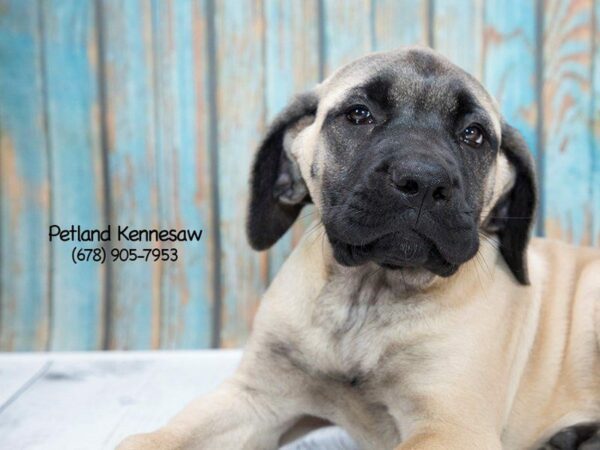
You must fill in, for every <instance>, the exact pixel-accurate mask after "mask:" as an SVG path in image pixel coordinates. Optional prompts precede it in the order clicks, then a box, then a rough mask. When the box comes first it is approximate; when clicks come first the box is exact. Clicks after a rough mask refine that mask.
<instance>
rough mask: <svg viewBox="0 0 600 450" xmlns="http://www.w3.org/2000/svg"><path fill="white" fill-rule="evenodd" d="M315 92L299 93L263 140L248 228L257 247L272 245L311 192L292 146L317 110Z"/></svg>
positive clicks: (253, 179) (254, 171)
mask: <svg viewBox="0 0 600 450" xmlns="http://www.w3.org/2000/svg"><path fill="white" fill-rule="evenodd" d="M317 104H318V98H317V96H316V94H314V93H313V92H308V93H304V94H301V95H299V96H297V97H296V98H295V99H294V100H293V101H292V102H291V103H290V104H289V105H288V106H287V107H286V108H285V109H284V110H283V111H282V112H281V113H280V114H279V115H278V116H277V117H276V118H275V120H274V121H273V123H272V124H271V126H270V127H269V129H268V131H267V134H266V136H265V138H264V140H263V141H262V143H261V144H260V146H259V148H258V151H257V153H256V157H255V159H254V165H253V167H252V173H251V175H250V204H249V208H248V218H247V227H246V231H247V233H248V240H249V241H250V245H251V246H252V248H254V249H255V250H265V249H267V248H269V247H271V246H272V245H273V244H274V243H275V242H277V240H278V239H279V238H280V237H281V236H283V234H284V233H285V232H286V231H287V230H288V229H289V228H290V227H291V226H292V224H293V223H294V221H295V220H296V218H297V217H298V214H300V210H301V209H302V208H303V206H304V205H305V204H307V203H310V201H311V200H310V195H309V193H308V189H307V187H306V184H305V183H304V180H303V179H302V176H301V174H300V168H299V167H298V163H297V162H296V160H295V159H294V157H293V156H292V154H291V146H292V142H293V140H294V139H295V137H296V136H297V135H298V133H299V132H300V131H302V129H304V128H305V127H307V126H308V125H310V123H312V121H313V120H314V116H315V114H316V111H317Z"/></svg>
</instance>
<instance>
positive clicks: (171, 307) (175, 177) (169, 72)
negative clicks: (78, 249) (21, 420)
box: [152, 0, 215, 348]
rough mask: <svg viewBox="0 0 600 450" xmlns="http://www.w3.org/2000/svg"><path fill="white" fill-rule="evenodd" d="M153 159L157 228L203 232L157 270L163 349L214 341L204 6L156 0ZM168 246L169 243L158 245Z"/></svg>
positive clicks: (196, 346) (199, 346) (205, 343)
mask: <svg viewBox="0 0 600 450" xmlns="http://www.w3.org/2000/svg"><path fill="white" fill-rule="evenodd" d="M152 9H153V14H152V16H153V27H154V33H153V41H154V43H153V45H154V53H155V56H154V58H155V67H156V69H155V76H156V79H155V85H154V89H155V91H154V95H155V96H156V100H155V101H156V111H157V114H156V133H157V138H156V157H157V183H158V198H159V202H158V203H159V205H158V216H159V225H160V227H161V228H176V229H182V228H186V229H202V230H203V231H204V233H205V234H204V235H203V237H202V240H201V241H200V242H193V243H185V244H181V245H176V246H175V247H176V248H178V250H179V259H178V261H176V262H167V263H164V264H163V265H162V266H161V272H160V299H161V310H160V313H161V318H160V347H161V348H201V347H208V346H210V343H211V326H212V308H213V303H214V298H213V291H212V278H213V276H214V274H213V271H212V262H213V254H212V243H213V242H214V240H215V236H214V233H215V230H213V229H211V228H210V220H209V219H210V208H211V206H212V203H211V178H212V174H211V172H210V151H209V141H208V133H209V127H210V124H209V120H210V118H209V114H208V110H209V106H208V89H210V87H209V85H208V70H207V69H208V58H207V51H208V49H207V36H206V32H207V23H206V22H207V20H208V18H207V14H206V2H204V1H200V2H178V1H168V2H167V1H162V0H158V1H154V2H153V4H152ZM162 247H163V248H172V247H173V244H172V243H163V244H162Z"/></svg>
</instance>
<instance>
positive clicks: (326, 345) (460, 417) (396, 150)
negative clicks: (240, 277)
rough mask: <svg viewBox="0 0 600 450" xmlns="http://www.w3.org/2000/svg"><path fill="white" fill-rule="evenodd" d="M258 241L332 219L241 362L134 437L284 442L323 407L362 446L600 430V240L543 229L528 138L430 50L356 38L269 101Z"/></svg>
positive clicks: (254, 208)
mask: <svg viewBox="0 0 600 450" xmlns="http://www.w3.org/2000/svg"><path fill="white" fill-rule="evenodd" d="M251 178H252V179H251V186H250V188H251V198H250V207H249V215H248V236H249V240H250V243H251V245H252V246H253V247H254V248H255V249H258V250H264V249H267V248H269V247H270V246H271V245H273V244H274V243H275V242H276V241H277V240H278V239H279V238H280V237H281V236H282V235H283V234H284V233H285V232H286V230H287V229H288V228H289V227H290V226H291V225H292V224H293V223H294V221H295V220H296V218H297V217H298V215H299V213H300V210H301V209H302V207H303V206H304V205H306V204H307V203H313V204H314V206H315V210H316V212H317V214H318V220H317V222H316V224H315V225H314V227H313V228H311V229H310V230H309V231H308V232H307V233H306V234H305V236H304V237H303V239H302V241H301V242H300V243H299V244H298V246H297V247H296V249H295V250H294V251H293V253H292V255H291V256H290V257H289V259H288V260H287V262H286V263H285V264H284V266H283V268H282V269H281V271H280V272H279V274H278V275H277V277H276V278H275V280H274V281H273V283H272V284H271V286H270V287H269V289H268V291H267V292H266V294H265V295H264V298H263V300H262V303H261V306H260V310H259V312H258V314H257V316H256V319H255V323H254V331H253V333H252V336H251V338H250V340H249V342H248V345H247V348H246V350H245V354H244V357H243V359H242V362H241V365H240V367H239V369H238V370H237V372H236V374H235V375H234V376H233V377H232V378H231V379H230V380H229V381H228V382H227V383H225V384H224V385H223V386H222V387H221V388H220V389H218V390H217V391H216V392H214V393H213V394H210V395H208V396H206V397H204V398H201V399H198V400H196V401H194V402H193V403H191V404H190V405H189V406H188V407H187V408H185V409H184V410H183V411H182V412H181V413H180V414H179V415H177V416H176V417H175V418H174V419H172V421H171V422H170V423H168V424H167V425H166V426H165V427H163V428H161V429H159V430H158V431H156V432H153V433H149V434H144V435H137V436H133V437H130V438H128V439H126V440H125V441H124V442H123V444H122V445H121V447H120V448H122V449H152V448H156V449H210V450H226V449H258V450H267V449H275V448H277V446H278V445H279V444H280V443H281V442H283V440H285V439H286V438H288V437H289V436H290V430H292V432H293V431H294V429H296V430H297V429H298V428H299V427H300V426H301V425H302V424H306V423H307V422H306V418H307V417H310V418H313V424H314V423H316V422H317V421H316V420H315V418H318V419H320V420H322V421H327V422H331V423H334V424H338V425H340V426H342V427H344V428H345V429H346V430H347V431H348V432H349V433H350V434H351V435H352V436H353V437H354V439H355V440H356V442H357V443H358V444H359V445H360V446H361V447H362V448H365V449H394V448H395V449H401V450H409V449H411V450H417V449H418V450H434V449H439V450H485V449H490V450H492V449H493V450H497V449H510V450H522V449H537V448H544V449H582V450H583V449H599V448H600V434H599V433H598V421H599V420H600V350H599V346H600V251H598V250H597V249H596V250H594V249H591V248H575V247H572V246H570V245H567V244H563V243H560V242H554V241H551V240H542V239H534V240H532V241H531V242H530V239H529V235H530V231H531V226H532V223H533V221H534V213H535V207H536V182H535V174H534V167H533V161H532V158H531V155H530V153H529V151H528V149H527V147H526V145H525V142H524V141H523V139H522V137H521V136H520V135H519V133H518V132H517V130H515V129H514V128H512V127H511V126H510V125H509V124H508V123H506V122H505V121H504V120H503V118H502V117H501V115H500V113H499V112H498V107H497V106H496V104H495V103H494V101H493V100H492V98H491V96H490V95H489V94H488V93H487V92H486V91H485V90H484V88H483V87H482V86H481V85H480V84H479V83H478V82H477V81H476V80H475V79H474V78H473V77H471V76H470V75H468V74H467V73H465V72H464V71H463V70H461V69H459V68H458V67H456V66H455V65H453V64H451V63H450V62H449V61H447V60H446V59H444V58H442V57H441V56H439V55H438V54H436V53H434V52H433V51H431V50H428V49H424V48H408V49H404V50H400V51H393V52H389V53H377V54H372V55H369V56H366V57H364V58H361V59H359V60H357V61H355V62H353V63H351V64H348V65H347V66H345V67H343V68H342V69H340V70H338V71H337V72H336V73H334V74H333V75H332V76H331V77H329V78H328V79H327V80H325V81H324V82H323V83H321V84H320V85H318V86H317V87H315V89H314V90H312V91H310V92H307V93H305V94H302V95H300V96H298V97H297V98H296V99H295V100H293V101H292V102H291V104H290V105H289V106H288V107H287V108H286V109H285V110H284V111H283V112H282V113H281V114H280V115H279V116H278V117H277V118H276V119H275V121H274V123H273V124H272V125H271V127H270V129H269V130H268V133H267V135H266V137H265V138H264V141H263V142H262V144H261V145H260V148H259V149H258V153H257V156H256V160H255V163H254V167H253V170H252V177H251Z"/></svg>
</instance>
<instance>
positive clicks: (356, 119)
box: [346, 105, 373, 125]
mask: <svg viewBox="0 0 600 450" xmlns="http://www.w3.org/2000/svg"><path fill="white" fill-rule="evenodd" d="M346 118H347V119H348V120H349V121H350V122H352V123H353V124H354V125H365V124H370V123H373V116H372V115H371V111H369V109H368V108H367V107H366V106H364V105H354V106H352V107H351V108H350V109H349V110H348V111H347V112H346Z"/></svg>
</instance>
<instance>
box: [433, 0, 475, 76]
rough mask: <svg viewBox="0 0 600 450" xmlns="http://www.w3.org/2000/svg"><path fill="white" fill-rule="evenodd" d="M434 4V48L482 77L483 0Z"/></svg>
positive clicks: (449, 0)
mask: <svg viewBox="0 0 600 450" xmlns="http://www.w3.org/2000/svg"><path fill="white" fill-rule="evenodd" d="M434 5H435V6H434V11H433V46H434V48H435V49H436V50H438V51H439V52H441V53H442V54H443V55H445V56H446V57H448V58H449V59H450V60H451V61H452V62H453V63H454V64H457V65H458V66H460V67H462V68H463V69H465V70H466V71H467V72H469V73H471V74H472V75H473V76H475V77H476V78H477V79H481V76H482V73H483V57H482V41H483V40H482V38H481V37H482V35H483V5H484V2H483V0H435V2H434Z"/></svg>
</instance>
